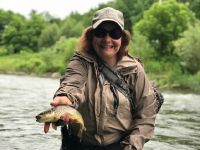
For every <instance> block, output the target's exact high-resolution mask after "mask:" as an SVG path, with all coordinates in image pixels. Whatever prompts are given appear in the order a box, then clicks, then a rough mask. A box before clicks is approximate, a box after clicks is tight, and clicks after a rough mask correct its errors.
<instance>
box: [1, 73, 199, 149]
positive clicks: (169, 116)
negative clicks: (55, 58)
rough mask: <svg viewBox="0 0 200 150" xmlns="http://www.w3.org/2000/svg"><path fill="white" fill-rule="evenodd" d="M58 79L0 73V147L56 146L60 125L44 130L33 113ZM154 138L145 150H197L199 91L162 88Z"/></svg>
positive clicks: (46, 105) (41, 106)
mask: <svg viewBox="0 0 200 150" xmlns="http://www.w3.org/2000/svg"><path fill="white" fill-rule="evenodd" d="M58 86H59V80H58V79H51V78H40V77H31V76H15V75H0V150H49V149H52V150H59V148H60V144H61V141H60V128H58V129H57V130H53V129H52V128H51V129H50V131H49V132H48V133H47V134H45V133H44V132H43V125H42V124H40V123H37V122H36V121H35V115H36V114H38V113H39V112H41V111H42V110H45V109H48V108H49V107H50V106H49V102H50V101H51V100H52V97H53V94H54V92H55V90H56V89H57V88H58ZM164 97H165V103H164V105H163V107H162V108H161V111H160V112H159V114H158V116H157V120H156V129H155V135H154V138H153V139H152V140H151V141H149V142H148V143H146V144H145V146H144V150H161V149H162V150H200V95H195V94H190V93H189V94H188V93H173V92H164Z"/></svg>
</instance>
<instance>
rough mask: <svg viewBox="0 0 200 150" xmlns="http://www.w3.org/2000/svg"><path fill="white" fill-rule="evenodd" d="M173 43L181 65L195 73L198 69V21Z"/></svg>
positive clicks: (199, 40) (199, 50) (199, 34)
mask: <svg viewBox="0 0 200 150" xmlns="http://www.w3.org/2000/svg"><path fill="white" fill-rule="evenodd" d="M174 44H175V52H176V53H177V54H178V56H180V58H181V61H182V63H181V64H182V67H183V68H184V69H186V70H187V71H189V72H190V73H197V72H198V71H199V70H200V65H199V64H200V55H199V54H200V22H197V23H196V24H195V25H194V26H190V28H189V29H188V30H187V31H185V32H184V33H183V34H182V38H180V39H178V40H177V41H175V42H174Z"/></svg>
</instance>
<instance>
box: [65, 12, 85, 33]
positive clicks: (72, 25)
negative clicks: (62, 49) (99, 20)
mask: <svg viewBox="0 0 200 150" xmlns="http://www.w3.org/2000/svg"><path fill="white" fill-rule="evenodd" d="M72 16H73V17H72ZM80 20H81V18H80V16H79V15H75V13H72V14H71V16H69V17H66V18H65V20H64V21H63V22H62V25H61V35H62V36H65V37H78V36H80V35H81V33H82V31H83V29H84V27H83V23H82V22H81V21H80Z"/></svg>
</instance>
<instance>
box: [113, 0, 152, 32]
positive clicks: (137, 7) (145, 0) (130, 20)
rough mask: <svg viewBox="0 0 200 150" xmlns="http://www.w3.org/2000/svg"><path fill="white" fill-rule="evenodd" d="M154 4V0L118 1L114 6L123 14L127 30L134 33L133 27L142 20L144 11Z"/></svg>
mask: <svg viewBox="0 0 200 150" xmlns="http://www.w3.org/2000/svg"><path fill="white" fill-rule="evenodd" d="M153 3H154V0H116V2H115V3H114V4H113V5H114V7H115V8H117V9H119V10H121V11H122V12H123V14H124V20H125V28H126V29H128V30H129V31H130V32H132V26H133V25H134V24H135V23H136V22H138V21H139V20H140V19H141V18H142V16H143V13H144V11H145V10H147V9H148V8H149V7H150V6H151V5H152V4H153Z"/></svg>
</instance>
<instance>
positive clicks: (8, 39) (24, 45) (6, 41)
mask: <svg viewBox="0 0 200 150" xmlns="http://www.w3.org/2000/svg"><path fill="white" fill-rule="evenodd" d="M45 24H46V22H45V20H44V18H43V17H42V16H40V15H37V14H36V13H35V12H32V13H31V17H30V19H28V20H27V19H25V18H22V17H21V16H18V15H14V17H13V19H12V21H10V23H9V24H8V25H7V26H6V28H5V29H4V31H3V33H2V44H3V45H4V46H5V47H6V48H7V50H8V53H18V52H20V51H21V50H33V51H37V50H38V39H39V36H40V34H41V32H42V30H43V29H44V27H45Z"/></svg>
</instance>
